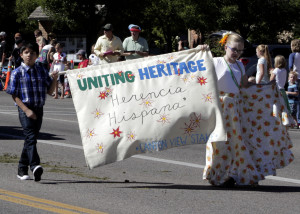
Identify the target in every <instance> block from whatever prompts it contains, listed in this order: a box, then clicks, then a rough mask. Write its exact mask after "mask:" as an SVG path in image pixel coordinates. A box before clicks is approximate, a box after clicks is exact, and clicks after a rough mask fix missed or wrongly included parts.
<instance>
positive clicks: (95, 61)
mask: <svg viewBox="0 0 300 214" xmlns="http://www.w3.org/2000/svg"><path fill="white" fill-rule="evenodd" d="M94 47H95V44H93V45H92V48H91V55H90V56H89V66H93V65H99V62H100V58H99V57H98V56H97V55H96V54H95V52H94Z"/></svg>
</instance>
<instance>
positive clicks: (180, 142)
mask: <svg viewBox="0 0 300 214" xmlns="http://www.w3.org/2000/svg"><path fill="white" fill-rule="evenodd" d="M169 142H170V144H171V147H177V146H184V145H186V144H187V136H185V137H181V136H180V137H175V138H173V139H169Z"/></svg>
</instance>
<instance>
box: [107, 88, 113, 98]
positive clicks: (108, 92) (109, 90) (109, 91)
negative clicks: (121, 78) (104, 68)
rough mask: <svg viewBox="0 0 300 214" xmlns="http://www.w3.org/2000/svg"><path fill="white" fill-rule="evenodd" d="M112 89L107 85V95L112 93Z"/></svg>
mask: <svg viewBox="0 0 300 214" xmlns="http://www.w3.org/2000/svg"><path fill="white" fill-rule="evenodd" d="M112 91H113V89H112V88H111V87H105V92H106V96H107V97H108V96H109V95H111V94H112Z"/></svg>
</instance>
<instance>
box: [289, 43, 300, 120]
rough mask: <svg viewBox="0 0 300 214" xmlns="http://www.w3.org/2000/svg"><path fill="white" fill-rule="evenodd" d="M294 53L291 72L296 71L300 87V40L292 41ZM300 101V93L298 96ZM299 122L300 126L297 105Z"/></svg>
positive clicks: (299, 112) (290, 66)
mask: <svg viewBox="0 0 300 214" xmlns="http://www.w3.org/2000/svg"><path fill="white" fill-rule="evenodd" d="M291 50H292V53H291V54H290V55H289V70H290V71H295V72H297V74H298V79H297V85H298V89H299V86H300V39H294V40H292V41H291ZM298 99H299V100H300V93H299V95H298ZM297 106H298V107H297V120H298V121H297V122H298V124H300V104H298V105H297Z"/></svg>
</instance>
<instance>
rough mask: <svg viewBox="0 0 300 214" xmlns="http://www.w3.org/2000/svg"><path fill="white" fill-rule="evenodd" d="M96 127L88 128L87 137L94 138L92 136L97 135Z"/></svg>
mask: <svg viewBox="0 0 300 214" xmlns="http://www.w3.org/2000/svg"><path fill="white" fill-rule="evenodd" d="M94 130H95V129H91V130H90V129H88V130H87V132H86V137H87V138H92V137H95V136H96V134H95V131H94Z"/></svg>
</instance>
